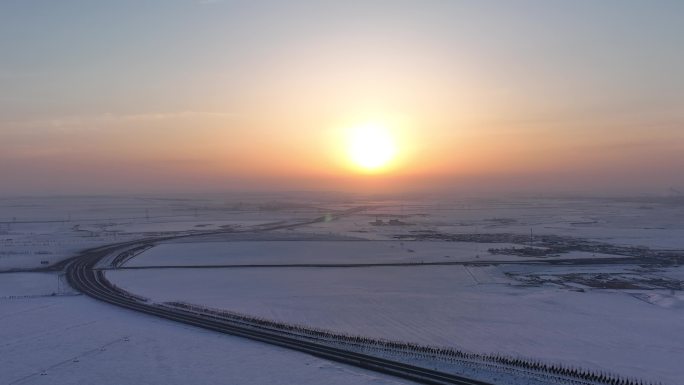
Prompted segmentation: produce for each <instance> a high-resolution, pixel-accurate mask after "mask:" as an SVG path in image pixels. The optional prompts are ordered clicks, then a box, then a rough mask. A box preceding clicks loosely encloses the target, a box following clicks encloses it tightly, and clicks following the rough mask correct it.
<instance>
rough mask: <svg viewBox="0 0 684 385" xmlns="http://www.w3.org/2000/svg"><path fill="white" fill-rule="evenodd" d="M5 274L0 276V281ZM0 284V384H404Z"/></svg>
mask: <svg viewBox="0 0 684 385" xmlns="http://www.w3.org/2000/svg"><path fill="white" fill-rule="evenodd" d="M7 275H14V274H5V275H2V276H0V282H2V281H4V280H5V279H6V278H8V277H6V276H7ZM10 279H11V280H12V282H13V283H15V284H20V285H22V286H23V287H26V288H30V290H31V292H32V293H34V294H37V293H40V291H41V290H42V294H43V295H44V296H43V297H37V296H36V297H34V298H21V299H7V297H8V296H9V295H13V294H15V293H16V292H17V291H16V289H14V288H12V287H10V288H9V290H10V291H7V289H8V288H7V287H6V286H5V285H3V286H0V323H1V324H2V328H0V341H2V342H0V368H1V370H0V384H3V385H5V384H6V385H15V384H16V385H18V384H59V385H67V384H69V385H71V384H73V385H78V384H102V385H108V384H111V385H119V384H169V385H187V384H321V383H325V384H339V385H342V384H404V383H406V382H403V381H400V380H398V379H395V378H393V377H387V376H384V375H381V374H377V373H374V372H369V371H365V370H362V369H357V368H353V367H348V366H345V365H340V364H336V363H333V362H329V361H325V360H321V359H318V358H315V357H312V356H309V355H306V354H302V353H297V352H292V351H290V350H286V349H282V348H278V347H274V346H271V345H266V344H262V343H257V342H252V341H248V340H245V339H242V338H237V337H231V336H227V335H222V334H217V333H214V332H209V331H205V330H201V329H197V328H193V327H190V326H186V325H180V324H177V323H174V322H170V321H165V320H161V319H157V318H154V317H150V316H147V315H143V314H138V313H135V312H132V311H128V310H122V309H119V308H116V307H113V306H111V305H108V304H103V303H100V302H97V301H95V300H93V299H90V298H87V297H84V296H62V297H52V296H50V293H51V292H52V290H53V289H54V288H53V287H52V285H54V282H55V280H56V278H55V277H51V276H49V275H44V274H37V275H34V276H31V275H30V274H22V275H16V276H14V277H11V278H10Z"/></svg>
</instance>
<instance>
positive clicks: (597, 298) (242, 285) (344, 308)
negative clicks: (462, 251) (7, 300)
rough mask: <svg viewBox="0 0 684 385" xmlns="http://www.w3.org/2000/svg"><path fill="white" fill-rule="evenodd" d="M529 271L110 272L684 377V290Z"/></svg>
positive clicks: (666, 378) (407, 337) (166, 293)
mask: <svg viewBox="0 0 684 385" xmlns="http://www.w3.org/2000/svg"><path fill="white" fill-rule="evenodd" d="M525 268H527V267H520V266H517V267H515V268H513V267H510V266H507V267H495V266H490V267H463V266H412V267H372V268H296V269H293V268H288V269H287V270H285V271H284V270H283V269H282V268H254V269H239V270H234V269H220V270H219V269H204V270H198V269H163V270H127V271H109V272H108V273H107V276H108V277H109V278H110V279H112V280H113V281H114V282H115V283H116V284H117V285H119V286H121V287H123V288H124V289H126V290H129V291H131V292H134V293H139V294H142V295H143V296H146V297H148V298H151V299H153V300H156V301H176V300H178V301H185V302H190V303H197V304H203V305H208V306H212V307H217V308H223V309H230V310H233V311H237V312H241V313H246V314H252V315H257V316H261V317H265V318H269V319H274V320H279V321H285V322H291V323H298V324H303V325H310V326H314V327H319V328H327V329H332V330H336V331H343V332H346V333H350V334H354V335H364V336H372V337H382V338H388V339H392V340H401V341H411V342H418V343H423V344H430V345H439V346H453V347H457V348H460V349H465V350H468V351H474V352H482V353H493V352H499V353H505V354H507V355H513V356H517V355H520V356H524V357H531V358H536V359H542V360H544V361H546V362H553V363H556V362H562V363H565V364H568V365H574V366H581V367H585V368H591V369H596V370H609V371H611V372H615V373H620V374H622V375H625V376H637V377H640V378H646V379H650V380H655V381H663V382H664V383H669V384H676V383H678V380H679V379H681V378H682V375H683V372H682V369H681V357H682V355H683V354H684V344H683V342H684V339H683V337H682V336H684V312H682V305H683V304H684V296H682V295H681V294H680V293H681V292H679V293H676V294H670V293H669V292H667V291H648V292H642V291H632V292H629V293H628V292H617V291H600V290H586V291H584V292H577V291H572V290H566V289H563V288H559V287H557V286H551V285H542V286H539V287H527V286H525V287H520V286H516V283H517V282H516V281H514V280H511V279H508V278H507V277H506V276H505V275H504V274H503V273H504V272H505V270H508V269H513V270H515V271H517V272H520V270H521V269H525ZM645 293H647V294H648V295H655V296H659V300H660V301H661V304H658V303H656V304H655V305H654V304H653V303H649V301H644V300H642V299H640V298H636V297H635V295H636V294H642V295H643V294H645ZM665 299H666V301H665ZM656 302H657V301H656ZM665 302H667V304H666V305H664V306H663V305H662V304H663V303H665Z"/></svg>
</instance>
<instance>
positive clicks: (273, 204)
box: [0, 194, 684, 385]
mask: <svg viewBox="0 0 684 385" xmlns="http://www.w3.org/2000/svg"><path fill="white" fill-rule="evenodd" d="M360 205H364V206H366V207H367V210H366V211H363V212H358V213H354V214H353V215H348V216H344V217H342V218H340V219H338V220H335V221H332V222H320V223H315V224H311V225H307V226H303V227H298V228H296V229H285V230H279V231H276V232H268V233H249V232H245V233H233V234H228V235H221V236H202V237H199V238H197V242H188V241H187V240H183V241H176V242H169V243H162V244H159V245H157V246H156V247H154V248H152V249H150V250H148V251H146V252H144V253H143V254H141V255H139V256H138V257H136V258H134V259H132V260H130V261H129V262H128V263H127V264H126V267H131V268H135V267H154V266H160V265H177V266H197V265H223V264H292V263H295V264H307V263H312V264H318V263H320V264H325V263H340V264H341V263H378V262H379V263H395V262H399V263H405V262H407V263H420V262H478V261H479V262H481V261H483V260H485V261H506V262H507V263H508V264H500V265H489V266H459V265H449V266H405V267H373V268H293V267H289V268H286V269H279V268H240V269H230V268H227V269H209V268H201V267H200V268H198V269H197V268H196V269H185V268H178V269H154V268H152V269H148V270H118V271H108V272H107V274H108V277H110V278H111V279H112V280H114V281H115V282H116V283H117V284H119V285H121V286H123V287H125V288H126V289H128V290H130V291H133V292H135V293H139V294H142V295H144V296H147V297H151V298H153V299H155V300H159V301H167V300H182V301H187V302H193V303H198V304H203V305H207V306H213V307H220V308H224V309H228V310H233V311H237V312H242V313H247V314H252V315H257V316H263V317H266V318H272V319H274V320H279V321H286V322H295V323H302V324H306V325H310V326H316V327H321V328H325V329H332V330H336V331H342V332H347V333H350V334H356V335H359V334H360V335H368V336H376V337H385V338H390V339H399V340H406V341H415V342H420V343H426V344H434V345H448V346H454V347H457V348H461V349H464V350H470V351H474V352H482V353H494V352H500V353H505V354H508V355H513V356H516V355H520V356H524V357H531V358H539V359H542V360H544V361H546V362H552V363H563V364H565V365H576V366H581V367H584V368H588V369H595V370H608V371H610V372H614V373H619V374H621V375H623V376H635V377H639V378H643V379H646V380H649V381H662V382H663V383H665V384H671V385H675V384H680V383H682V381H681V379H682V378H684V371H683V370H682V368H681V365H680V364H679V361H681V357H683V356H684V348H683V347H684V337H682V336H684V326H682V325H684V322H683V321H684V295H683V294H682V288H681V285H682V281H684V268H682V267H681V266H679V267H678V266H677V264H676V263H674V262H672V263H669V264H667V265H657V266H651V265H648V266H639V265H638V264H624V265H586V266H564V265H521V264H517V265H516V264H510V263H511V262H515V261H521V260H530V259H532V260H536V261H553V260H557V259H577V258H591V259H605V258H615V257H621V256H619V255H614V254H602V253H600V252H587V251H578V250H574V251H570V252H567V253H562V254H561V255H541V256H537V257H529V256H516V255H506V254H493V253H490V252H489V249H490V248H495V249H505V248H510V247H515V248H526V247H528V248H529V247H538V246H537V245H535V244H534V240H535V237H537V238H536V239H539V237H540V236H543V235H554V236H562V237H567V238H568V239H570V238H577V239H586V240H591V241H597V242H603V243H605V244H612V245H621V246H643V247H647V248H650V249H659V250H662V249H666V250H670V251H671V252H673V253H675V254H677V253H680V254H681V253H682V249H684V202H683V201H682V199H662V198H639V199H578V198H572V199H570V198H564V199H551V198H534V199H522V198H520V199H452V198H449V199H445V198H439V197H423V198H412V199H404V200H396V199H388V198H384V197H382V198H377V197H375V198H362V197H353V196H336V195H331V194H322V195H321V194H319V195H299V194H291V195H257V194H249V195H225V196H219V195H215V196H203V197H182V198H177V197H176V198H154V197H123V198H122V197H71V198H70V197H55V198H0V271H12V270H17V269H20V270H24V271H27V272H23V273H2V274H0V323H1V324H2V330H0V333H1V334H0V335H1V336H2V338H3V341H6V342H4V343H3V344H1V345H0V367H2V369H3V370H2V371H0V384H4V383H20V382H17V380H20V379H22V378H25V381H26V383H34V382H35V383H38V382H45V383H48V382H49V383H57V384H62V383H81V382H88V381H89V382H92V379H93V378H95V379H97V381H96V382H98V383H112V384H114V383H128V382H136V383H141V382H143V383H164V382H168V383H172V384H173V383H179V384H180V383H197V382H198V379H201V380H202V382H205V381H204V380H205V379H206V383H210V382H211V383H215V382H222V381H221V379H224V378H239V379H240V380H241V381H240V383H250V382H249V381H250V380H251V381H253V382H252V383H274V381H273V379H274V378H275V379H276V380H281V379H282V382H283V383H308V382H312V383H321V379H324V382H325V383H359V382H361V383H363V382H373V383H376V382H375V381H376V380H375V379H374V378H375V377H377V376H375V375H372V374H370V375H369V374H367V373H365V372H358V371H355V370H353V369H347V368H344V367H340V366H336V365H333V364H328V363H324V362H322V361H318V360H315V359H312V358H310V357H308V356H303V355H300V354H297V353H290V352H286V351H282V350H279V349H276V348H272V347H268V346H263V345H259V344H254V343H252V342H249V341H243V340H240V339H235V338H230V337H225V336H217V335H215V334H213V333H207V332H203V331H198V330H195V329H191V328H187V327H183V326H178V325H175V324H171V323H168V322H164V321H160V320H154V319H150V318H147V317H145V316H142V315H137V314H134V313H130V312H127V311H123V310H119V309H116V308H113V307H111V306H109V305H105V304H99V303H96V302H94V301H91V300H90V299H87V298H83V297H81V296H75V295H74V294H75V293H73V292H72V291H71V290H69V288H67V287H66V286H65V285H64V282H63V281H62V280H60V279H59V277H58V275H55V274H52V273H45V272H28V271H30V270H31V269H35V268H37V267H41V266H45V265H43V264H41V262H42V261H46V262H47V263H48V264H51V263H54V262H56V261H59V260H61V259H64V258H66V257H70V256H73V255H75V254H76V253H77V252H78V251H80V250H83V249H85V248H88V247H94V246H98V245H104V244H111V243H115V242H121V241H124V240H131V239H139V238H144V237H153V236H159V235H177V234H191V233H197V232H201V231H207V230H210V231H215V230H226V231H238V232H241V231H250V230H255V229H258V228H259V226H260V225H263V224H266V223H295V222H298V221H305V220H310V219H312V218H317V217H321V216H325V215H326V214H329V213H334V212H336V211H340V210H346V209H349V208H352V207H356V206H360ZM421 234H437V235H444V234H446V235H448V234H457V235H467V236H468V235H472V236H475V237H477V236H478V235H479V234H485V235H491V234H497V235H502V239H509V238H510V237H509V235H512V236H518V237H519V236H521V235H523V236H524V237H527V236H529V239H530V240H529V242H528V241H527V240H524V239H523V240H522V241H520V242H519V243H516V244H511V243H509V242H504V243H491V242H488V243H485V242H446V241H440V240H420V239H422V235H421ZM398 238H404V240H399V239H398ZM411 239H418V241H415V240H411ZM53 293H54V294H55V295H54V296H52V294H53ZM124 336H128V338H129V341H124V340H122V338H125V337H124ZM109 343H111V345H108V347H106V350H105V351H100V350H99V349H100V347H101V346H103V345H106V344H109ZM178 346H181V347H183V348H184V349H178ZM255 346H256V347H255ZM224 353H225V354H227V355H228V357H230V358H229V359H225V357H223V354H224ZM79 355H81V356H82V357H83V358H79V362H73V358H72V357H77V356H79ZM259 357H264V358H266V359H268V360H269V362H271V366H272V369H270V367H269V366H267V369H263V368H257V365H259V359H258V358H259ZM86 361H88V362H89V364H88V365H87V366H86V365H84V363H85V362H86ZM226 362H229V363H230V364H227V363H226ZM233 364H234V365H233ZM241 365H242V366H244V369H239V368H240V366H241ZM120 367H126V368H130V370H129V369H127V370H128V371H121V370H116V369H117V368H120ZM5 368H9V369H8V370H5ZM46 368H51V369H49V370H48V374H47V376H40V372H41V371H43V370H44V369H46ZM279 371H280V372H282V373H285V374H284V375H282V377H278V376H277V375H276V372H279ZM248 372H249V376H248V375H247V374H246V373H248ZM6 373H9V375H11V378H10V379H6V378H7V376H8V374H6ZM89 373H90V374H92V376H90V377H89V376H88V374H89ZM133 373H137V374H139V375H143V376H144V377H143V378H140V379H139V380H136V381H132V377H130V376H132V375H133ZM141 373H142V374H141ZM27 376H28V377H27ZM108 376H109V377H108ZM193 376H195V377H193ZM238 376H243V377H238ZM369 376H370V377H369ZM86 379H87V380H88V381H86ZM53 380H54V381H53ZM242 380H245V381H246V382H243V381H242ZM22 381H24V380H22ZM377 381H387V379H385V378H381V379H380V380H377ZM276 383H277V382H276Z"/></svg>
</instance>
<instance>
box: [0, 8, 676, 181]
mask: <svg viewBox="0 0 684 385" xmlns="http://www.w3.org/2000/svg"><path fill="white" fill-rule="evenodd" d="M682 47H684V2H681V1H652V2H646V1H617V0H613V1H601V2H596V1H567V2H556V1H515V2H511V1H470V2H466V1H306V2H305V1H287V2H285V1H229V0H225V1H221V0H213V1H212V0H205V1H192V0H169V1H115V2H100V1H85V0H84V1H72V0H65V1H59V2H57V1H34V0H7V1H2V2H0V55H1V57H2V60H0V180H1V182H0V194H2V195H6V194H15V195H16V194H53V193H116V192H163V191H169V192H185V191H193V192H199V191H219V190H282V189H286V190H292V189H300V190H301V189H314V190H316V189H324V190H349V191H361V192H363V191H380V190H382V191H408V190H430V189H435V190H443V191H451V190H454V191H494V192H496V191H501V192H508V191H529V192H545V191H550V192H588V193H591V192H597V193H618V192H623V193H641V192H645V193H660V192H666V191H667V190H668V189H669V188H670V187H675V188H679V189H683V188H684V156H682V154H684V50H683V49H682ZM368 122H376V123H377V122H381V123H380V124H381V125H382V126H383V127H385V128H386V129H387V130H388V131H389V132H391V136H392V138H393V141H394V145H395V146H396V156H394V158H393V159H392V160H391V161H390V162H389V163H388V165H387V166H386V167H384V168H383V169H382V170H381V172H373V173H367V172H360V170H359V169H358V167H354V165H352V164H350V160H349V156H348V154H347V150H348V149H347V147H348V146H347V145H346V143H347V141H348V136H349V132H350V130H353V129H354V128H355V127H359V126H363V125H365V124H368Z"/></svg>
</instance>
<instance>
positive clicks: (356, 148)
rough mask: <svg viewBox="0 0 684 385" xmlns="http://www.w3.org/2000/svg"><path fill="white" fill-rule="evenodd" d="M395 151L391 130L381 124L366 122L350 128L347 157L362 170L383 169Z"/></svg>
mask: <svg viewBox="0 0 684 385" xmlns="http://www.w3.org/2000/svg"><path fill="white" fill-rule="evenodd" d="M396 152H397V148H396V145H395V141H394V138H393V137H392V134H391V132H390V131H389V130H388V129H387V127H385V126H383V125H381V124H377V123H367V124H363V125H359V126H356V127H354V128H352V129H351V130H350V135H349V144H348V153H349V159H350V160H351V162H352V163H353V164H354V165H355V166H356V167H357V168H359V169H361V170H362V171H365V172H378V171H381V170H383V169H385V168H386V167H387V166H388V165H389V163H390V162H391V161H392V159H393V158H394V157H395V155H396Z"/></svg>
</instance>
